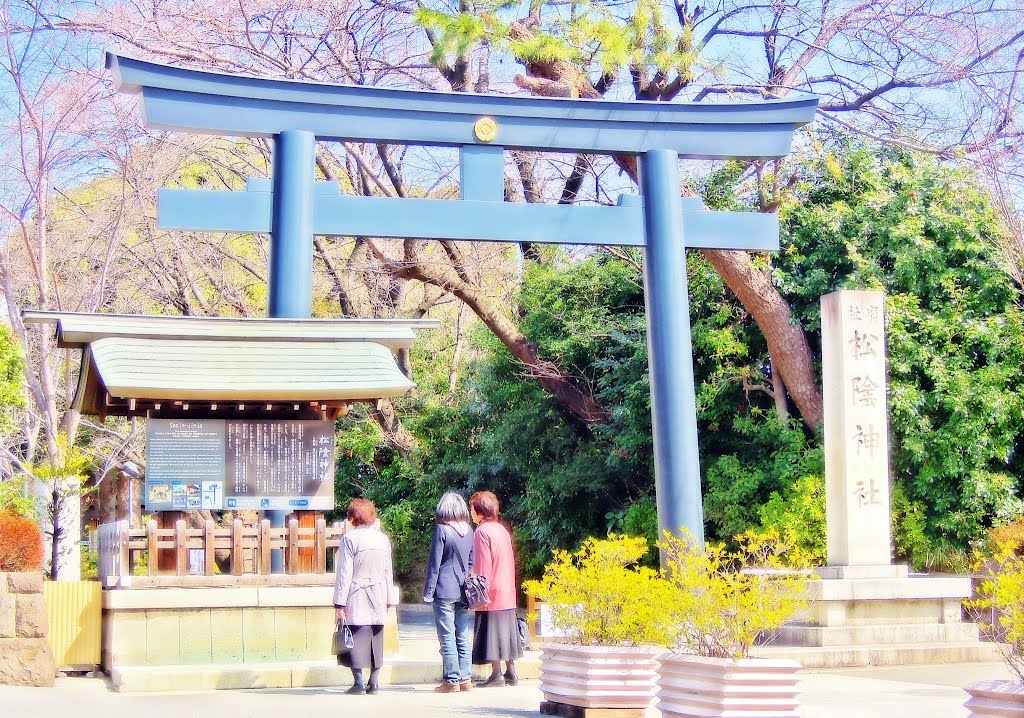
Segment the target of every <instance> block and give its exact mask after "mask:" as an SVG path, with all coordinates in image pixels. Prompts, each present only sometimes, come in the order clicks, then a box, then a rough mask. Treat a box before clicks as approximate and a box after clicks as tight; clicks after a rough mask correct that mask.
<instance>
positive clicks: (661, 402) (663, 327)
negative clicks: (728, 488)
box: [640, 150, 704, 544]
mask: <svg viewBox="0 0 1024 718" xmlns="http://www.w3.org/2000/svg"><path fill="white" fill-rule="evenodd" d="M640 185H641V191H642V192H643V198H644V230H645V232H646V235H647V237H646V239H647V242H646V244H645V246H644V299H645V304H646V305H647V351H648V354H647V357H648V359H647V360H648V364H649V366H650V370H651V373H650V377H651V414H652V416H651V418H652V425H653V427H654V481H655V492H656V495H657V502H658V530H659V533H664V532H665V531H669V532H670V533H673V534H675V533H678V531H679V528H680V527H686V529H687V530H688V531H689V532H690V534H691V535H692V536H693V538H694V540H696V541H698V542H700V543H701V544H703V542H704V509H703V503H702V500H701V491H700V459H699V455H698V453H697V403H696V392H695V387H694V381H693V347H692V344H691V339H690V300H689V292H688V291H687V281H686V252H685V251H683V248H684V247H685V246H686V244H685V242H684V237H683V208H682V200H681V197H680V193H679V156H678V155H677V154H676V153H675V152H674V151H673V150H650V151H648V152H647V153H645V154H644V155H641V157H640Z"/></svg>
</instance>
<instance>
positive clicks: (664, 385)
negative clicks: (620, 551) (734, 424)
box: [107, 54, 818, 541]
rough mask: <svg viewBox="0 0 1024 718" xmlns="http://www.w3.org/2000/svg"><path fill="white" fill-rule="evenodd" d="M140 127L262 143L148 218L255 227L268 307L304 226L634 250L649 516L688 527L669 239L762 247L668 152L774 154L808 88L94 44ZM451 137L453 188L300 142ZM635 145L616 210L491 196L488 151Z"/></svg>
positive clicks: (688, 415)
mask: <svg viewBox="0 0 1024 718" xmlns="http://www.w3.org/2000/svg"><path fill="white" fill-rule="evenodd" d="M107 67H108V68H109V69H110V71H111V73H112V75H113V76H114V80H115V82H116V84H117V87H118V89H119V90H121V91H124V92H135V93H141V95H142V103H143V108H144V111H145V114H146V121H147V124H148V125H149V126H151V127H157V128H163V129H175V130H187V131H195V132H206V133H214V134H225V135H244V136H250V137H268V138H273V139H274V157H273V177H272V178H271V180H269V181H268V180H250V182H249V184H248V186H247V189H246V191H244V192H208V191H193V190H162V191H161V193H160V197H159V204H160V208H159V215H158V218H159V224H160V226H161V227H165V228H178V229H193V230H206V231H232V232H269V233H270V235H271V260H270V289H269V307H268V310H269V313H270V316H272V317H304V316H309V314H310V310H311V306H312V267H313V237H314V235H337V236H352V235H355V236H359V235H365V236H373V237H405V238H423V239H428V238H437V239H452V240H476V241H480V240H489V241H499V242H551V243H559V244H597V245H628V246H642V247H644V293H645V298H646V305H647V328H648V354H649V364H650V379H651V406H652V412H653V425H654V452H655V484H656V491H657V503H658V523H659V528H660V529H662V530H669V531H671V532H673V533H678V532H679V529H680V528H683V527H685V528H686V529H687V530H688V531H689V532H690V533H691V534H692V535H693V536H694V537H695V538H697V539H698V540H701V541H702V540H703V536H704V521H703V510H702V502H701V491H700V464H699V461H698V454H697V413H696V404H695V390H694V378H693V357H692V347H691V339H690V318H689V300H688V296H687V281H686V257H685V251H684V250H685V249H686V248H688V247H692V248H717V249H745V250H755V251H768V250H773V249H778V220H777V218H776V217H774V216H772V215H763V214H757V213H744V212H707V211H704V209H703V207H702V205H701V203H700V202H699V201H696V202H695V201H691V200H688V201H684V200H683V199H682V198H681V197H680V191H679V157H693V158H703V159H724V158H742V159H760V158H772V157H781V156H783V155H786V154H788V152H789V148H790V144H791V142H792V137H793V132H794V130H795V129H796V128H797V127H799V126H801V125H804V124H806V123H808V122H810V121H811V120H812V119H813V117H814V113H815V111H816V107H817V102H818V100H817V98H815V97H802V98H800V99H795V100H768V101H763V102H757V103H737V104H700V103H660V102H632V103H625V102H611V101H605V100H562V99H547V98H533V97H513V96H500V95H475V94H468V93H440V92H426V91H410V90H392V89H384V88H375V87H351V86H337V85H322V84H317V83H309V82H295V81H288V80H271V79H263V78H254V77H243V76H234V75H223V74H217V73H210V72H201V71H196V70H187V69H182V68H174V67H167V66H164V65H157V64H153V63H147V62H142V61H139V60H134V59H130V58H123V57H118V56H115V55H109V54H108V55H107ZM318 138H320V139H328V140H346V141H357V142H364V141H365V142H386V143H397V144H415V145H449V146H455V147H458V148H459V152H460V175H461V198H460V199H459V200H430V199H407V198H400V199H399V198H381V197H354V196H343V195H341V194H340V192H339V190H338V187H337V185H336V184H334V183H322V182H316V181H315V180H314V167H315V144H316V140H317V139H318ZM507 148H508V149H529V150H539V151H548V152H585V153H591V154H594V153H598V154H600V153H606V154H626V155H637V156H639V168H640V183H641V193H642V195H641V197H635V196H623V197H621V198H620V200H619V205H618V206H616V207H582V206H574V205H557V206H553V205H537V204H513V203H507V202H504V201H503V197H504V193H503V176H504V154H503V153H504V150H505V149H507Z"/></svg>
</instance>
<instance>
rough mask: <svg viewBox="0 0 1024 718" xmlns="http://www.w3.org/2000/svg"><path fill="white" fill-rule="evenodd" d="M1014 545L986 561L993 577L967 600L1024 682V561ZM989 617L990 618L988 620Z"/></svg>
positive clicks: (981, 624) (987, 636)
mask: <svg viewBox="0 0 1024 718" xmlns="http://www.w3.org/2000/svg"><path fill="white" fill-rule="evenodd" d="M1013 548H1014V546H1013V545H1008V546H1005V547H1004V549H1005V550H1004V551H1003V552H1002V553H1000V554H999V555H998V556H996V557H995V558H993V559H989V560H987V561H985V562H984V566H985V569H986V570H987V571H988V572H990V573H991V578H988V579H986V580H985V581H983V582H982V584H981V586H980V587H979V589H978V597H977V598H976V599H975V600H973V601H968V602H967V607H968V609H969V610H970V611H971V612H972V614H973V617H975V618H978V619H979V624H980V626H981V630H982V633H984V634H985V637H986V638H989V639H991V640H993V641H995V642H996V645H998V646H999V649H1000V651H1001V652H1002V654H1003V659H1004V660H1005V661H1006V665H1007V666H1009V668H1010V670H1011V671H1013V672H1014V673H1015V674H1016V675H1017V679H1018V680H1020V681H1024V561H1022V560H1021V559H1020V558H1018V557H1017V556H1016V555H1014V553H1013ZM986 618H987V620H986Z"/></svg>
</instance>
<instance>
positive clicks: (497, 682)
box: [476, 673, 505, 688]
mask: <svg viewBox="0 0 1024 718" xmlns="http://www.w3.org/2000/svg"><path fill="white" fill-rule="evenodd" d="M476 685H477V688H498V687H500V686H503V685H505V676H503V675H501V674H500V673H497V674H495V675H493V676H491V677H490V678H488V679H487V680H486V681H484V682H483V683H477V684H476Z"/></svg>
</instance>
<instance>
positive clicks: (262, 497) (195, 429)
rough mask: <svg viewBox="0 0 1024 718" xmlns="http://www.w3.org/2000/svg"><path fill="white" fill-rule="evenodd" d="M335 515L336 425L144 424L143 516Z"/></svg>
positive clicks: (211, 421) (214, 421)
mask: <svg viewBox="0 0 1024 718" xmlns="http://www.w3.org/2000/svg"><path fill="white" fill-rule="evenodd" d="M333 508H334V423H333V422H330V421H242V420H238V421H236V420H231V419H149V420H148V421H147V427H146V509H147V510H148V511H187V510H190V509H197V510H198V509H211V510H219V509H265V510H282V509H283V510H294V509H311V510H330V509H333Z"/></svg>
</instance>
